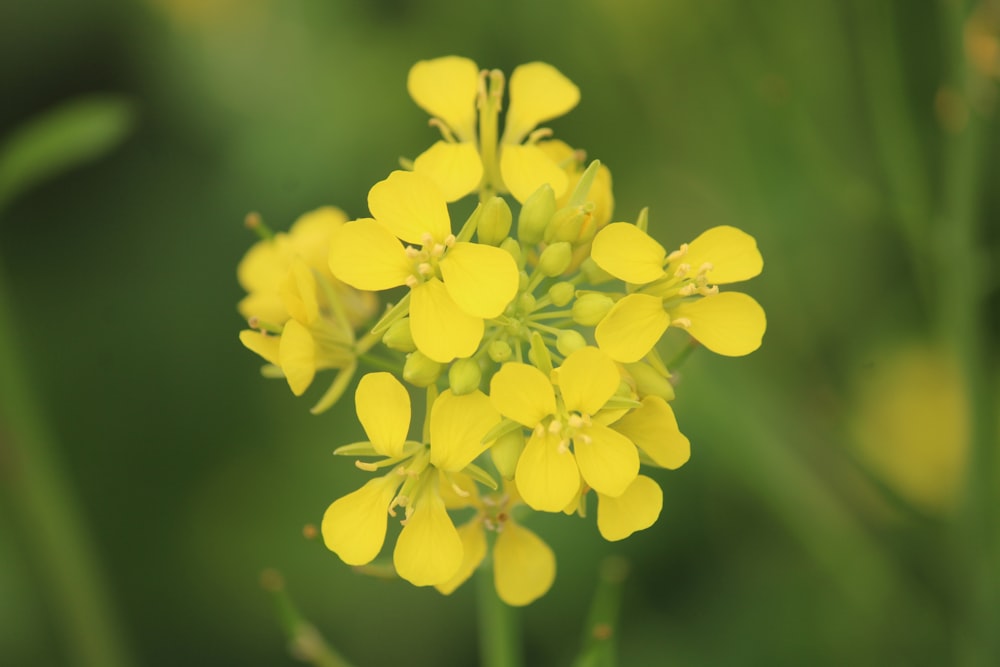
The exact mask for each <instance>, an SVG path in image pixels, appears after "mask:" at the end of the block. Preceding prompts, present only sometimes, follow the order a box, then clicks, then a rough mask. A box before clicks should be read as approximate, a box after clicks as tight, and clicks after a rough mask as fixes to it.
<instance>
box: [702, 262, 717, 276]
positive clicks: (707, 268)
mask: <svg viewBox="0 0 1000 667" xmlns="http://www.w3.org/2000/svg"><path fill="white" fill-rule="evenodd" d="M714 268H715V265H714V264H712V263H711V262H705V263H704V264H702V265H701V266H699V267H698V276H699V277H700V276H703V275H705V274H706V273H708V272H709V271H711V270H712V269H714Z"/></svg>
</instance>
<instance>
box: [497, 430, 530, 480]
mask: <svg viewBox="0 0 1000 667" xmlns="http://www.w3.org/2000/svg"><path fill="white" fill-rule="evenodd" d="M522 451H524V431H522V430H521V429H517V430H516V431H511V432H510V433H505V434H504V435H501V436H500V437H499V438H497V440H496V442H494V443H493V446H492V447H490V456H491V457H492V458H493V465H495V466H496V468H497V472H499V473H500V476H501V477H503V478H504V479H514V472H515V471H516V470H517V460H518V459H519V458H521V452H522Z"/></svg>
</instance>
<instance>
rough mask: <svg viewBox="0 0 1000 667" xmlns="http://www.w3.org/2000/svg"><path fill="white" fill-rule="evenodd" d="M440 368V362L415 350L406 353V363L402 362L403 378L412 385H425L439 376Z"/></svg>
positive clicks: (431, 382)
mask: <svg viewBox="0 0 1000 667" xmlns="http://www.w3.org/2000/svg"><path fill="white" fill-rule="evenodd" d="M442 368H443V366H442V364H439V363H438V362H436V361H434V360H433V359H431V358H430V357H428V356H427V355H426V354H424V353H423V352H421V351H420V350H417V351H416V352H411V353H410V354H408V355H406V363H404V364H403V379H404V380H406V381H407V382H409V383H410V384H412V385H413V386H414V387H427V386H429V385H431V384H433V383H434V382H436V381H437V379H438V378H439V377H440V376H441V370H442Z"/></svg>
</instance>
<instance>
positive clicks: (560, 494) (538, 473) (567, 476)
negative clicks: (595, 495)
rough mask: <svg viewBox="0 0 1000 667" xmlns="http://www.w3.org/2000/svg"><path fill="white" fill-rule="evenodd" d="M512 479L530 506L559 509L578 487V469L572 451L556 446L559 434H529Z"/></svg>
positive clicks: (549, 510)
mask: <svg viewBox="0 0 1000 667" xmlns="http://www.w3.org/2000/svg"><path fill="white" fill-rule="evenodd" d="M633 449H634V448H633ZM514 482H515V483H516V484H517V491H518V493H520V494H521V498H522V499H523V500H524V502H525V503H527V504H528V506H529V507H531V508H532V509H534V510H538V511H539V512H561V511H562V510H563V508H564V507H566V505H567V504H568V503H569V502H570V500H572V499H573V496H574V495H576V492H577V490H578V489H579V488H580V471H579V469H578V468H577V467H576V459H574V458H573V454H572V453H571V452H570V451H569V450H568V449H566V448H560V446H559V436H557V435H553V434H552V433H548V432H545V433H543V434H541V435H536V434H532V436H531V437H530V438H529V439H528V444H526V445H525V446H524V451H523V452H521V458H520V459H518V462H517V471H515V473H514Z"/></svg>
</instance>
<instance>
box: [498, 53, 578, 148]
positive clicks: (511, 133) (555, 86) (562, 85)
mask: <svg viewBox="0 0 1000 667" xmlns="http://www.w3.org/2000/svg"><path fill="white" fill-rule="evenodd" d="M509 90H510V106H509V107H508V108H507V125H506V127H505V129H504V135H503V140H504V142H506V143H519V142H520V141H521V140H522V139H523V138H524V137H526V136H527V135H528V133H529V132H531V131H532V130H533V129H535V128H536V127H538V125H539V124H540V123H544V122H545V121H547V120H551V119H553V118H558V117H559V116H562V115H563V114H565V113H567V112H568V111H570V109H572V108H573V107H575V106H576V105H577V104H578V103H579V102H580V89H579V88H577V87H576V84H574V83H573V82H572V81H570V80H569V79H567V78H566V77H565V76H564V75H563V74H562V73H561V72H560V71H559V70H557V69H556V68H555V67H553V66H552V65H549V64H546V63H539V62H534V63H526V64H524V65H520V66H519V67H517V68H516V69H515V70H514V72H513V73H512V74H511V75H510V86H509Z"/></svg>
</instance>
